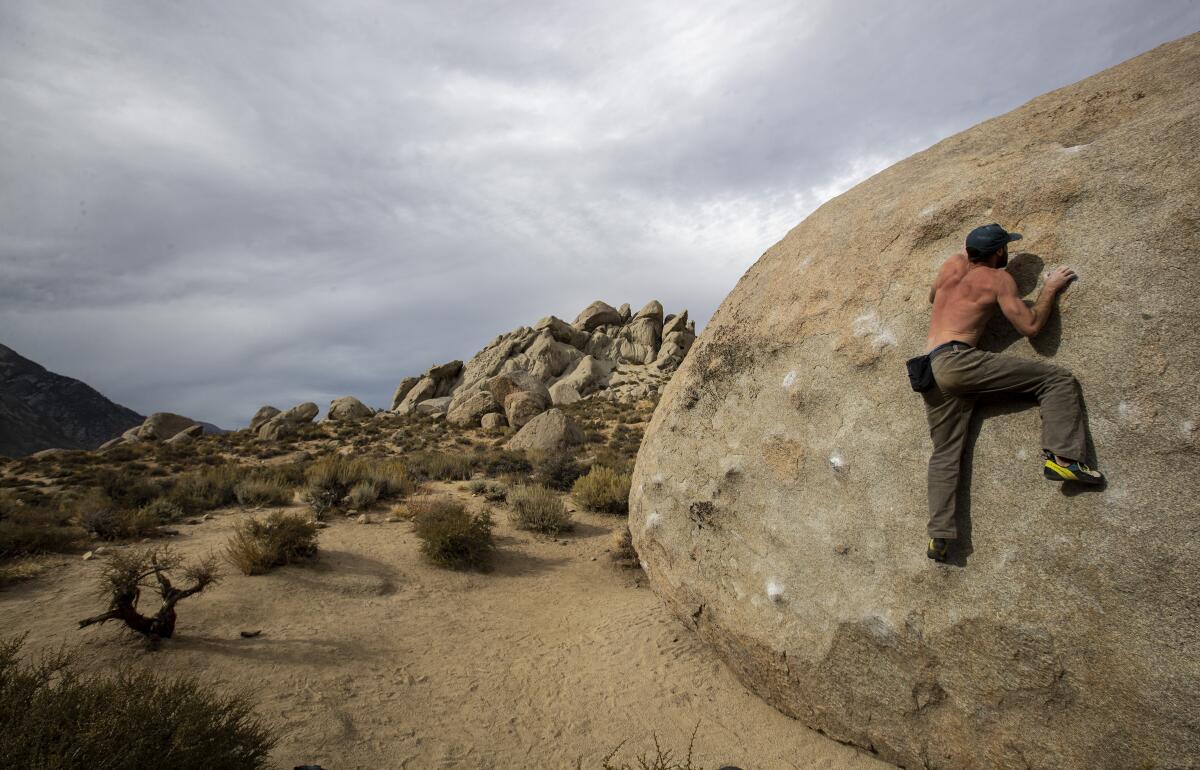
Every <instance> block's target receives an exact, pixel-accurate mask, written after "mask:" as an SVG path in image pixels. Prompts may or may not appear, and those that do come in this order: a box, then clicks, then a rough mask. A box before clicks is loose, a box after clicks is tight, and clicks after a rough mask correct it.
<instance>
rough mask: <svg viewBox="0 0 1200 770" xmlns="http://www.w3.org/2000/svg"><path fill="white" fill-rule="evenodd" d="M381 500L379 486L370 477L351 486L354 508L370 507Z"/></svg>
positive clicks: (351, 503)
mask: <svg viewBox="0 0 1200 770" xmlns="http://www.w3.org/2000/svg"><path fill="white" fill-rule="evenodd" d="M378 500H379V486H378V484H376V483H375V482H374V481H371V480H369V479H367V480H364V481H360V482H358V483H357V484H355V485H354V486H352V487H350V505H351V507H353V508H370V507H371V506H372V505H374V504H375V503H376V502H377V501H378Z"/></svg>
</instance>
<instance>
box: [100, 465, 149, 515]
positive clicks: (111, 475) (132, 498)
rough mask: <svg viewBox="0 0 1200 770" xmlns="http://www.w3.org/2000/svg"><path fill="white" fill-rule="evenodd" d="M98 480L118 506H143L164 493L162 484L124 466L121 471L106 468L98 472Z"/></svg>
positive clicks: (103, 490) (105, 492) (104, 491)
mask: <svg viewBox="0 0 1200 770" xmlns="http://www.w3.org/2000/svg"><path fill="white" fill-rule="evenodd" d="M97 482H98V483H97V484H96V486H97V487H99V489H100V491H101V492H103V493H104V494H105V495H107V496H108V499H110V500H112V501H113V503H115V504H116V506H117V507H118V508H141V507H142V506H143V505H146V504H148V503H151V502H153V501H155V500H157V499H158V498H160V497H162V495H163V493H164V490H163V488H162V486H161V485H159V484H157V483H156V482H154V481H151V480H150V479H148V478H146V477H145V476H144V475H142V474H141V473H138V472H137V470H136V469H132V468H122V469H121V470H120V471H115V470H113V469H111V468H104V469H102V470H101V471H100V472H99V473H98V474H97Z"/></svg>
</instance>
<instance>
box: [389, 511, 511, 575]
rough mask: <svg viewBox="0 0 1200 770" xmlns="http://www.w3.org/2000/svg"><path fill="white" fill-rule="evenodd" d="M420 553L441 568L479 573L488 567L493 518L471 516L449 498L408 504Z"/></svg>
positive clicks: (487, 513) (484, 514)
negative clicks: (419, 544)
mask: <svg viewBox="0 0 1200 770" xmlns="http://www.w3.org/2000/svg"><path fill="white" fill-rule="evenodd" d="M409 509H410V511H411V513H412V516H413V523H414V525H415V526H414V531H415V532H416V535H417V537H418V538H420V540H421V553H423V554H425V557H426V558H428V559H429V560H430V561H432V562H433V563H434V564H437V565H439V566H442V567H450V568H452V569H472V568H475V569H480V568H486V567H487V566H488V565H489V564H490V563H491V558H492V551H493V548H494V545H493V542H492V517H491V514H490V513H489V512H488V511H483V512H482V513H478V514H475V515H472V514H471V513H469V512H468V511H467V509H466V507H465V506H464V505H463V504H462V503H460V502H458V501H456V500H452V499H449V498H423V499H421V500H414V501H410V502H409Z"/></svg>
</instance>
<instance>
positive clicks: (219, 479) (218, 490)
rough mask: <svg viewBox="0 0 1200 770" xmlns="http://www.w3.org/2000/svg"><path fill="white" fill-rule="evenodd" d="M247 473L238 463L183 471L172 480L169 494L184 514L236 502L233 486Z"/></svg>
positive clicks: (235, 488) (235, 490) (246, 469)
mask: <svg viewBox="0 0 1200 770" xmlns="http://www.w3.org/2000/svg"><path fill="white" fill-rule="evenodd" d="M248 473H249V469H248V468H246V467H245V466H241V465H233V464H226V465H215V466H212V467H208V468H204V469H203V470H199V471H193V472H191V473H184V474H182V475H181V476H180V477H179V478H178V479H176V481H175V486H174V487H172V489H171V492H170V494H169V497H170V499H171V501H172V502H174V503H175V504H176V505H178V506H179V507H180V508H183V509H184V510H185V511H187V512H188V513H199V512H202V511H211V510H212V509H214V508H223V507H225V506H227V505H233V504H234V503H235V502H237V486H238V484H240V483H241V482H242V480H243V479H245V478H246V476H247V475H248Z"/></svg>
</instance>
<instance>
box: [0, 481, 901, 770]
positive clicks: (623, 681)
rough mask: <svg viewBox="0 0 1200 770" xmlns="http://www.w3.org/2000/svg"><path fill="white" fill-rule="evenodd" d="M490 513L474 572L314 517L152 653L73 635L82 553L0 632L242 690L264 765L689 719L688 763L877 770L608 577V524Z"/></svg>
mask: <svg viewBox="0 0 1200 770" xmlns="http://www.w3.org/2000/svg"><path fill="white" fill-rule="evenodd" d="M429 486H430V487H431V489H432V491H435V492H447V493H450V494H455V495H460V496H462V497H464V498H469V495H467V494H465V493H463V492H461V491H459V490H458V489H457V487H456V486H455V485H453V484H449V483H433V484H430V485H429ZM469 499H471V500H472V504H473V505H478V504H479V502H478V500H476V499H474V498H469ZM246 515H256V514H255V513H246V512H243V511H241V510H238V509H229V510H225V511H218V512H217V513H216V515H215V516H213V517H212V518H211V519H210V520H209V521H205V522H203V523H201V524H198V525H195V526H183V527H180V534H179V536H178V537H175V538H173V539H172V542H173V544H174V546H175V547H176V548H177V549H178V550H179V551H181V552H182V553H184V554H197V555H199V554H204V553H207V552H208V551H210V550H215V549H219V548H220V547H221V546H222V545H223V544H224V542H225V540H226V539H227V537H228V535H229V534H230V532H231V531H232V528H233V524H234V523H235V522H236V521H237V519H238V517H241V516H246ZM379 518H382V517H379ZM496 520H497V526H496V531H495V532H496V540H497V546H498V555H497V559H496V562H495V565H494V568H493V570H492V571H491V572H490V573H486V574H482V573H475V572H465V573H464V572H452V571H447V570H444V569H440V568H437V567H434V566H431V565H429V564H427V563H425V562H424V561H423V560H422V558H421V555H420V553H419V550H418V541H417V539H416V537H414V536H413V534H412V525H411V524H410V523H408V522H407V521H402V522H394V523H379V524H358V523H355V522H354V520H352V519H346V520H341V521H337V522H334V523H333V525H332V526H331V527H329V528H328V529H325V530H323V531H322V533H321V538H320V543H321V549H322V550H321V557H320V560H319V561H318V562H317V563H316V564H314V565H312V566H304V567H287V568H283V569H279V570H276V571H274V572H272V573H271V574H269V575H265V576H257V577H245V576H243V575H241V574H238V573H236V572H234V571H233V570H232V568H227V569H226V570H225V575H226V577H225V580H224V582H222V583H221V584H220V585H218V586H216V587H215V588H212V589H210V590H209V591H208V592H206V593H204V594H202V595H200V596H197V597H194V598H192V599H188V600H186V601H185V602H184V603H183V604H181V605H180V623H179V627H178V630H177V635H176V638H175V639H173V640H170V641H168V642H166V643H165V644H164V646H163V648H162V649H161V650H160V651H158V652H148V651H146V650H145V648H144V647H143V645H142V644H141V643H140V642H138V641H136V640H134V639H132V638H130V636H129V635H128V634H127V633H125V632H124V631H122V630H121V629H120V628H119V627H117V626H116V625H113V624H111V623H110V624H106V625H104V626H99V627H92V628H88V629H84V630H79V629H77V628H76V621H77V620H79V619H80V618H83V617H85V616H88V615H91V614H94V613H95V612H98V611H100V610H101V609H103V607H102V606H101V603H100V600H99V599H98V598H97V596H96V595H95V593H94V591H95V589H94V585H95V580H96V575H97V573H98V572H99V570H100V562H99V561H98V560H95V559H93V560H90V561H84V560H81V559H80V558H79V557H77V556H76V557H59V558H55V559H52V560H51V561H50V566H49V568H48V569H46V570H45V571H44V572H43V573H42V575H40V576H39V577H38V578H36V579H34V580H31V581H29V582H26V583H23V584H18V585H15V586H12V587H10V588H9V589H8V590H6V591H3V592H0V627H2V628H3V629H5V632H6V633H12V632H18V633H19V632H24V631H28V632H29V638H28V641H27V646H26V653H27V654H36V653H37V652H38V651H39V650H44V649H52V648H56V647H58V646H60V645H68V646H71V647H77V648H78V651H79V655H80V656H81V660H82V661H83V662H85V663H87V664H90V665H93V666H103V667H115V666H118V665H120V664H121V663H122V661H126V660H128V661H131V662H132V665H135V666H142V667H149V668H154V669H158V670H162V671H167V672H188V673H191V674H194V675H196V676H199V677H201V678H202V679H204V680H207V681H211V682H214V683H217V684H219V685H221V686H224V687H238V686H245V687H249V688H250V689H251V690H252V692H253V694H254V697H255V699H256V700H257V703H258V704H259V709H258V710H259V713H260V714H261V715H262V716H263V717H264V718H265V719H266V720H267V721H268V722H270V723H271V724H272V725H273V726H275V727H277V728H278V731H279V735H280V741H279V744H278V747H277V749H276V751H275V755H274V758H275V760H276V762H277V764H278V766H279V767H284V768H290V767H292V766H294V765H298V764H304V763H315V764H320V765H322V766H323V767H324V768H326V770H350V769H351V768H361V769H363V770H366V769H367V768H372V769H379V768H522V767H539V768H541V767H545V768H573V767H575V766H576V762H577V761H579V760H582V767H584V768H598V767H600V765H601V759H602V758H603V757H604V756H605V755H606V754H608V753H609V752H610V751H611V750H612V749H613V748H615V747H616V746H617V745H618V744H620V743H621V742H622V741H625V742H626V743H625V746H624V748H622V750H621V751H620V752H619V753H618V754H617V756H616V757H615V761H618V762H631V763H633V762H635V755H636V754H637V753H639V752H645V751H646V750H647V749H650V748H652V746H653V743H652V733H657V735H658V737H659V739H660V741H661V742H662V743H663V745H664V746H666V747H669V748H670V749H672V750H673V751H675V752H676V753H678V752H680V751H682V750H683V749H685V748H686V745H687V742H688V738H689V736H690V735H691V732H692V729H693V728H694V727H695V726H696V724H697V723H699V731H698V735H697V738H696V743H695V759H696V763H697V765H698V766H700V767H705V768H709V767H711V768H716V767H718V766H720V765H721V764H725V763H732V764H737V765H739V766H740V767H743V768H746V770H756V769H759V768H764V769H765V768H798V769H799V768H803V770H835V769H837V770H842V769H845V770H850V769H852V768H853V769H855V770H866V769H867V768H883V767H887V765H885V764H884V763H881V762H879V761H878V760H876V759H874V758H872V757H870V756H869V755H866V754H863V753H862V752H859V751H857V750H855V749H853V748H851V747H848V746H844V745H841V744H839V743H836V742H834V741H832V740H830V739H828V738H826V737H824V736H822V735H820V734H818V733H815V732H813V731H811V730H809V729H807V728H805V727H804V726H803V725H801V724H800V723H798V722H795V721H793V720H791V719H789V718H787V717H785V716H783V715H782V714H779V713H778V712H776V711H774V710H773V709H772V708H770V707H769V706H767V705H766V704H765V703H763V702H762V701H760V700H759V699H758V698H757V697H755V696H754V695H753V694H751V693H750V692H749V691H747V690H746V689H745V688H744V687H743V686H742V685H741V684H740V683H739V682H738V681H737V680H736V679H735V678H734V676H733V675H732V674H731V673H730V672H729V671H728V670H726V669H725V668H724V666H723V665H722V664H720V663H719V662H718V661H717V660H716V659H715V658H714V657H713V656H712V655H711V654H709V653H708V652H707V651H706V650H705V649H704V647H703V646H702V644H701V643H700V641H699V640H698V639H697V638H696V637H695V636H694V634H693V633H692V632H691V631H689V630H688V629H687V628H686V627H685V626H683V625H682V624H680V623H679V622H678V621H676V620H675V619H674V618H673V617H671V616H670V615H669V614H668V613H667V611H666V610H665V609H664V608H663V607H662V606H661V605H660V603H659V600H658V599H657V597H656V596H655V595H654V594H653V593H652V592H651V591H650V590H649V589H648V588H646V587H644V584H643V581H642V580H639V578H638V575H639V574H640V573H639V572H638V571H636V570H623V569H621V568H619V567H616V566H614V565H613V564H612V563H611V562H610V561H609V558H608V553H607V549H609V548H610V547H611V545H612V533H613V531H614V530H615V529H616V528H617V527H623V526H624V521H625V520H624V518H619V517H612V516H604V515H597V514H589V513H586V512H580V513H576V520H577V522H578V526H577V529H576V531H575V532H574V533H573V534H569V535H567V536H565V537H563V538H559V539H549V538H546V537H542V536H534V535H531V534H529V533H527V532H523V531H518V530H515V529H513V528H512V527H511V525H509V523H508V521H507V517H506V516H505V514H504V511H503V510H497V511H496ZM116 547H118V548H120V547H130V546H116ZM101 558H102V557H101ZM260 629H261V630H262V634H261V635H260V636H258V637H256V638H251V639H244V638H242V637H241V636H240V632H241V631H244V630H245V631H255V630H260Z"/></svg>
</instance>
